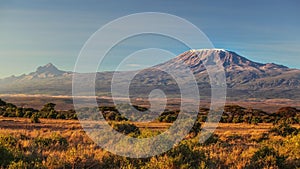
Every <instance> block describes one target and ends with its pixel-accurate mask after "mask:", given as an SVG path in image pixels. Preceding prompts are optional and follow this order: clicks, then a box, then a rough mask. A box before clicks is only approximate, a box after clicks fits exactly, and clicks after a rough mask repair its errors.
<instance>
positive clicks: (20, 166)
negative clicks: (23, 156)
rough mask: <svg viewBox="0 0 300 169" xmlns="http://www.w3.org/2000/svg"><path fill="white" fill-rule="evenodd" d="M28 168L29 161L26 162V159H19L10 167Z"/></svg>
mask: <svg viewBox="0 0 300 169" xmlns="http://www.w3.org/2000/svg"><path fill="white" fill-rule="evenodd" d="M21 168H22V169H23V168H24V169H26V168H29V165H28V163H26V162H24V161H18V162H14V161H13V162H12V163H11V164H10V165H9V166H8V169H21Z"/></svg>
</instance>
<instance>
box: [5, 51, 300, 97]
mask: <svg viewBox="0 0 300 169" xmlns="http://www.w3.org/2000/svg"><path fill="white" fill-rule="evenodd" d="M217 58H219V61H220V62H221V63H222V65H223V67H224V71H225V75H226V83H227V88H228V89H227V97H228V98H233V99H241V98H288V99H300V70H298V69H290V68H288V67H286V66H283V65H278V64H274V63H266V64H262V63H257V62H253V61H251V60H249V59H247V58H245V57H242V56H240V55H238V54H237V53H235V52H232V51H228V50H223V49H201V50H189V51H186V52H184V53H182V54H180V55H179V56H177V57H175V58H173V59H171V60H169V61H167V62H165V63H162V64H159V65H156V66H153V67H150V68H146V69H144V70H142V71H140V72H139V73H137V74H136V76H135V77H134V79H133V80H132V82H131V86H130V87H131V88H134V92H136V93H143V92H145V91H146V93H147V91H151V90H153V89H154V88H157V87H159V88H161V89H163V90H164V91H165V90H166V91H167V92H168V93H169V94H172V92H175V93H176V92H178V86H177V85H176V82H175V81H174V80H172V77H171V76H169V75H168V74H166V73H164V72H162V71H158V69H163V70H165V69H168V68H171V67H173V68H176V67H178V65H180V64H181V65H182V64H184V65H185V66H186V67H188V68H190V69H191V70H192V73H193V74H194V77H195V79H196V80H197V83H198V86H199V89H200V92H201V94H202V95H204V96H209V95H210V84H209V76H208V74H207V70H206V68H205V66H204V65H203V62H204V61H205V60H211V61H216V60H217ZM136 72H137V71H128V72H118V73H121V74H124V75H126V74H132V73H136ZM73 74H74V73H73V72H67V71H62V70H59V69H57V68H56V67H55V66H54V65H53V64H51V63H49V64H47V65H45V66H41V67H38V68H37V70H36V71H35V72H32V73H29V74H28V75H21V76H11V77H8V78H4V79H1V80H0V93H1V94H49V95H69V96H70V95H71V94H72V76H73ZM77 74H81V75H82V76H89V75H92V74H89V73H77ZM113 74H114V72H98V73H96V93H97V94H99V95H102V94H105V95H109V91H110V87H111V81H112V80H111V79H112V77H113ZM124 77H126V76H124ZM121 84H122V81H120V85H121ZM83 95H84V91H83Z"/></svg>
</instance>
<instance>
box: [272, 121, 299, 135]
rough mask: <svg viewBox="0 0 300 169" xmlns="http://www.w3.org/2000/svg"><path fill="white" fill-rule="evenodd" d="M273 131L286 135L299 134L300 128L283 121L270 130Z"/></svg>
mask: <svg viewBox="0 0 300 169" xmlns="http://www.w3.org/2000/svg"><path fill="white" fill-rule="evenodd" d="M270 132H271V133H275V134H277V135H280V136H283V137H286V136H288V135H297V134H298V132H299V130H298V129H297V128H295V127H292V126H290V125H289V124H287V123H281V124H279V125H277V126H275V127H273V128H272V129H271V130H270Z"/></svg>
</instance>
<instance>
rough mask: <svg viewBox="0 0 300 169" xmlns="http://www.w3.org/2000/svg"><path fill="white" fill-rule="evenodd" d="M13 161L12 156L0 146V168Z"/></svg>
mask: <svg viewBox="0 0 300 169" xmlns="http://www.w3.org/2000/svg"><path fill="white" fill-rule="evenodd" d="M13 159H14V156H13V154H12V153H11V152H10V151H9V150H8V149H6V147H4V146H2V145H1V144H0V168H1V167H6V166H7V165H8V164H9V163H10V162H11V161H13Z"/></svg>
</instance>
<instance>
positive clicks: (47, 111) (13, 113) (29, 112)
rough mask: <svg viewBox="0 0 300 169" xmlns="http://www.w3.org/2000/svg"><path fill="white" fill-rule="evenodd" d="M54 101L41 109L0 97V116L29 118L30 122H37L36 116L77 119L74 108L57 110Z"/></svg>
mask: <svg viewBox="0 0 300 169" xmlns="http://www.w3.org/2000/svg"><path fill="white" fill-rule="evenodd" d="M55 106H56V105H55V104H54V103H47V104H46V105H44V107H43V108H42V109H41V110H36V109H33V108H23V107H17V106H16V105H14V104H12V103H6V102H4V101H3V100H1V99H0V116H3V117H25V118H31V120H32V122H39V120H38V118H49V119H77V116H76V112H75V111H74V110H68V111H57V110H55Z"/></svg>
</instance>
